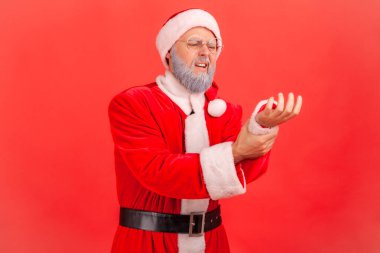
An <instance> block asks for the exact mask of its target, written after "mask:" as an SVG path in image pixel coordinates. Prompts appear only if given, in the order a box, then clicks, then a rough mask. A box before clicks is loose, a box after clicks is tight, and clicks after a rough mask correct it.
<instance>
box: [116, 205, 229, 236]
mask: <svg viewBox="0 0 380 253" xmlns="http://www.w3.org/2000/svg"><path fill="white" fill-rule="evenodd" d="M119 224H120V225H121V226H124V227H129V228H136V229H142V230H148V231H156V232H167V233H180V234H189V236H191V237H194V236H202V235H203V233H204V232H207V231H210V230H212V229H214V228H217V227H218V226H219V225H220V224H222V218H221V216H220V207H219V206H218V207H217V208H215V209H214V210H212V211H210V212H194V213H190V214H189V215H182V214H169V213H156V212H148V211H142V210H136V209H129V208H125V207H120V223H119Z"/></svg>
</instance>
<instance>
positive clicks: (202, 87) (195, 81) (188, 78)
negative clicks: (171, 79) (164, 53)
mask: <svg viewBox="0 0 380 253" xmlns="http://www.w3.org/2000/svg"><path fill="white" fill-rule="evenodd" d="M170 53H171V56H172V63H173V74H174V76H175V77H176V78H177V79H178V80H179V82H180V83H181V84H182V85H183V86H185V88H186V89H187V90H188V91H190V92H191V93H202V92H205V91H206V90H208V88H210V86H211V84H212V80H213V78H214V74H215V70H216V66H215V64H214V65H213V66H210V65H209V69H208V73H198V74H194V72H193V70H192V69H193V68H194V67H195V62H196V61H203V62H205V61H207V62H209V61H208V58H207V57H206V56H200V57H198V58H197V59H195V60H194V61H193V62H192V63H191V67H188V66H186V64H185V63H184V62H183V61H182V60H181V59H180V58H179V57H178V56H177V53H176V52H175V47H172V49H171V51H170Z"/></svg>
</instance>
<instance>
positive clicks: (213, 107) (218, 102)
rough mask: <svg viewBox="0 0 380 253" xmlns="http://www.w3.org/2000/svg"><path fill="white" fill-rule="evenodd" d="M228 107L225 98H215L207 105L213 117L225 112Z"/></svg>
mask: <svg viewBox="0 0 380 253" xmlns="http://www.w3.org/2000/svg"><path fill="white" fill-rule="evenodd" d="M226 109H227V104H226V102H225V101H224V100H223V99H219V98H217V99H214V100H212V101H211V102H210V103H209V104H208V107H207V111H208V114H210V115H211V116H213V117H220V116H222V115H223V113H225V111H226Z"/></svg>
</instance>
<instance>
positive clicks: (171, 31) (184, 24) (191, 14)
mask: <svg viewBox="0 0 380 253" xmlns="http://www.w3.org/2000/svg"><path fill="white" fill-rule="evenodd" d="M197 26H201V27H205V28H207V29H209V30H210V31H212V32H213V33H214V35H215V37H216V38H217V39H218V44H219V46H220V47H219V49H218V52H217V57H218V56H219V54H220V52H221V50H222V47H221V46H222V38H221V36H220V30H219V26H218V23H217V22H216V20H215V18H214V17H213V16H212V15H211V14H210V13H208V12H207V11H204V10H201V9H190V10H186V11H183V12H180V13H178V14H177V15H175V16H174V17H172V18H171V19H169V20H168V21H167V22H166V23H165V25H164V26H163V27H162V28H161V30H160V31H159V33H158V35H157V38H156V47H157V50H158V53H159V54H160V57H161V60H162V63H163V64H164V66H165V68H169V66H168V64H167V63H166V54H167V53H168V52H169V50H170V48H171V47H172V46H173V45H174V43H175V42H176V41H177V40H178V39H179V37H181V36H182V35H183V34H184V33H185V32H187V31H188V30H189V29H191V28H193V27H197Z"/></svg>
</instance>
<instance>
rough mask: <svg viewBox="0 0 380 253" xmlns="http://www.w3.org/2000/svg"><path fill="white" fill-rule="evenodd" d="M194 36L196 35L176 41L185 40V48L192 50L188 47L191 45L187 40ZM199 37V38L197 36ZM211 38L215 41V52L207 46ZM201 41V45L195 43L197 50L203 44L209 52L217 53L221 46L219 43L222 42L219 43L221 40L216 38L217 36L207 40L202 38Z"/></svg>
mask: <svg viewBox="0 0 380 253" xmlns="http://www.w3.org/2000/svg"><path fill="white" fill-rule="evenodd" d="M194 37H196V36H190V37H189V38H188V39H187V40H177V41H176V42H185V43H186V47H187V49H188V50H190V51H191V50H193V49H191V48H189V46H191V45H189V40H190V39H191V38H194ZM196 38H197V37H196ZM199 39H201V38H199ZM211 40H215V41H216V49H215V52H213V51H211V49H210V47H209V46H208V43H209V42H210V41H211ZM201 41H202V44H201V45H199V44H197V45H196V46H197V51H199V50H200V49H201V48H202V47H203V45H206V46H207V49H208V51H209V52H210V53H211V54H217V53H218V51H219V50H220V48H222V47H223V45H221V44H222V43H221V42H222V40H221V39H218V38H213V39H210V40H209V41H205V40H202V39H201ZM194 46H195V45H194Z"/></svg>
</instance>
